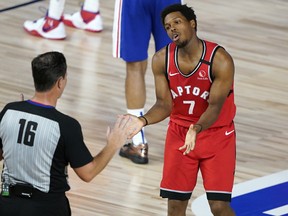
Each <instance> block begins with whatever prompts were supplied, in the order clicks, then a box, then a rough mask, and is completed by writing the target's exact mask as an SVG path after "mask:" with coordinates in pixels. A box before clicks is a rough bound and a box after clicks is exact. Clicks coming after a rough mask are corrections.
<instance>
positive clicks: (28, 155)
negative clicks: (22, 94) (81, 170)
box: [0, 100, 93, 193]
mask: <svg viewBox="0 0 288 216" xmlns="http://www.w3.org/2000/svg"><path fill="white" fill-rule="evenodd" d="M0 148H1V149H2V150H3V158H4V167H3V172H2V181H4V182H5V183H8V184H16V183H28V184H31V185H33V186H34V187H35V188H37V189H39V190H41V191H43V192H47V193H48V192H52V193H53V192H65V191H67V190H69V189H70V187H69V184H68V181H67V177H68V174H67V166H68V164H70V166H71V167H72V168H78V167H81V166H84V165H86V164H87V163H89V162H91V161H92V160H93V157H92V155H91V154H90V152H89V150H88V149H87V147H86V145H85V143H84V141H83V134H82V130H81V126H80V124H79V122H78V121H77V120H75V119H73V118H71V117H70V116H67V115H65V114H63V113H61V112H59V111H57V110H56V109H55V108H54V107H52V106H46V105H43V104H38V103H35V102H33V101H30V100H28V101H22V102H14V103H9V104H7V105H6V106H5V107H4V109H3V110H2V112H1V113H0Z"/></svg>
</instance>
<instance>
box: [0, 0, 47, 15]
mask: <svg viewBox="0 0 288 216" xmlns="http://www.w3.org/2000/svg"><path fill="white" fill-rule="evenodd" d="M39 1H44V0H33V1H29V2H25V3H23V4H18V5H14V6H12V7H7V8H3V9H0V13H2V12H5V11H8V10H13V9H16V8H19V7H23V6H26V5H29V4H33V3H36V2H39Z"/></svg>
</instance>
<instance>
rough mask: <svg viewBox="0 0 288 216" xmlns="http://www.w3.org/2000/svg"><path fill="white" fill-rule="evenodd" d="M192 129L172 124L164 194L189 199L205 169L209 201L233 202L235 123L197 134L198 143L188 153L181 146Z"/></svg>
mask: <svg viewBox="0 0 288 216" xmlns="http://www.w3.org/2000/svg"><path fill="white" fill-rule="evenodd" d="M187 131H188V128H186V127H182V126H179V125H177V124H175V123H173V122H170V123H169V127H168V131H167V136H166V144H165V153H164V166H163V177H162V181H161V185H160V187H161V189H160V196H162V197H163V198H169V199H177V200H187V199H190V197H191V194H192V191H193V189H194V187H195V185H196V182H197V176H198V171H199V170H200V171H201V174H202V178H203V184H204V188H205V190H206V193H207V198H208V199H209V200H222V201H231V192H232V187H233V181H234V172H235V161H236V133H235V128H234V123H233V122H232V123H231V125H229V126H225V127H219V128H211V129H207V130H204V131H202V132H201V133H199V134H198V135H197V139H196V145H195V148H194V150H193V151H191V152H190V153H189V154H188V155H183V152H184V150H181V151H180V150H179V147H181V146H183V145H184V141H185V137H186V133H187Z"/></svg>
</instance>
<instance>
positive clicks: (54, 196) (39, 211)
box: [0, 52, 129, 216]
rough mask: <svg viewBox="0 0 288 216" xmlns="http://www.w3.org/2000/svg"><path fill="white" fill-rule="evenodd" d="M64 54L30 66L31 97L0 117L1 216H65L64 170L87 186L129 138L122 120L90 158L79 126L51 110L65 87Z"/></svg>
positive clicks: (67, 207)
mask: <svg viewBox="0 0 288 216" xmlns="http://www.w3.org/2000/svg"><path fill="white" fill-rule="evenodd" d="M66 71H67V65H66V59H65V57H64V55H63V54H62V53H59V52H47V53H44V54H41V55H39V56H37V57H36V58H34V59H33V61H32V74H33V79H34V86H35V95H34V96H33V98H31V99H30V100H27V101H21V102H13V103H9V104H7V105H6V106H5V107H4V109H3V110H2V111H1V113H0V160H2V159H4V163H3V172H2V176H1V181H2V190H1V196H0V215H3V216H4V215H9V216H27V215H29V216H68V215H71V210H70V205H69V201H68V199H67V197H66V196H65V192H66V191H68V190H69V189H70V187H69V185H68V182H67V177H68V174H67V166H68V164H70V166H71V167H72V168H73V169H74V171H75V172H76V174H77V175H78V176H79V177H80V178H81V179H82V180H83V181H85V182H89V181H91V180H92V179H93V178H94V177H95V176H96V175H97V174H99V173H100V172H101V171H102V170H103V169H104V168H105V166H106V165H107V164H108V162H109V161H110V160H111V158H112V157H113V155H114V154H115V152H116V151H117V150H118V149H119V148H120V147H121V146H122V145H123V144H124V143H125V141H126V139H127V130H128V121H129V118H128V117H126V116H120V117H118V118H117V120H116V122H115V124H114V126H113V128H111V129H110V128H108V130H107V144H106V146H105V147H104V148H103V149H102V150H101V152H100V153H99V154H98V155H96V156H94V157H93V156H92V155H91V153H90V152H89V150H88V148H87V147H86V145H85V143H84V141H83V135H82V130H81V126H80V124H79V122H78V121H77V120H75V119H74V118H72V117H70V116H68V115H65V114H63V113H61V112H59V111H58V110H57V109H56V108H55V106H56V103H57V100H58V98H60V96H61V95H62V93H63V91H64V89H65V86H66V82H67V73H66Z"/></svg>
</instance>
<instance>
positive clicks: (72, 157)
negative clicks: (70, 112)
mask: <svg viewBox="0 0 288 216" xmlns="http://www.w3.org/2000/svg"><path fill="white" fill-rule="evenodd" d="M70 120H71V122H70V123H69V124H68V125H66V128H68V131H66V132H67V133H66V136H65V138H64V139H65V153H66V157H67V159H68V162H69V163H70V166H71V167H72V168H79V167H82V166H84V165H86V164H88V163H90V162H91V161H92V160H93V156H92V155H91V153H90V151H89V150H88V148H87V146H86V145H85V143H84V139H83V134H82V129H81V125H80V124H79V122H78V121H77V120H75V119H70Z"/></svg>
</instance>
